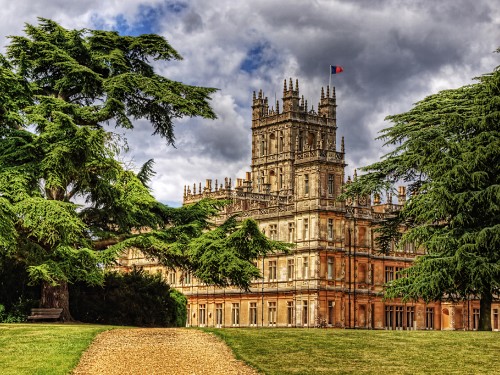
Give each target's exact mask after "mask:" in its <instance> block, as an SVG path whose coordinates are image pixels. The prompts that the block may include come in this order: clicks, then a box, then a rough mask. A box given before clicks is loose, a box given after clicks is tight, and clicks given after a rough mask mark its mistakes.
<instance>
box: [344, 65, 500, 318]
mask: <svg viewBox="0 0 500 375" xmlns="http://www.w3.org/2000/svg"><path fill="white" fill-rule="evenodd" d="M388 119H389V120H390V121H391V122H392V123H393V126H392V127H390V128H387V129H385V130H383V131H382V136H381V137H380V138H381V139H384V140H385V141H386V145H390V146H392V147H393V148H394V149H393V151H391V152H390V153H388V154H387V155H385V156H384V157H383V159H382V160H381V161H379V162H377V163H374V164H372V165H370V166H368V167H366V168H364V169H363V170H364V171H365V172H367V174H365V175H363V176H361V177H359V178H358V180H357V181H355V182H353V183H352V184H351V185H350V186H348V188H347V192H346V194H360V193H370V192H373V191H381V190H383V189H384V188H387V187H388V186H392V185H393V184H394V183H396V182H401V181H403V182H406V183H408V184H409V185H410V191H411V193H412V196H411V199H409V200H408V201H407V203H406V204H405V206H404V207H403V210H402V212H401V214H400V215H401V217H400V220H401V222H405V223H411V225H410V228H409V230H408V231H406V232H405V234H404V235H403V236H402V238H401V241H400V242H401V244H404V243H414V244H416V245H417V246H422V247H423V248H425V249H426V255H424V256H422V257H420V258H419V259H418V260H417V261H416V262H415V263H414V265H413V266H412V267H411V268H410V270H408V272H407V277H406V278H402V279H397V280H395V281H394V282H392V283H391V285H389V287H388V289H387V293H386V294H387V296H390V297H396V296H403V297H404V299H416V298H419V297H421V298H424V299H425V300H439V299H441V298H444V297H446V298H452V299H453V298H466V297H468V296H470V295H473V296H479V297H480V298H481V300H482V302H485V303H486V304H485V305H484V309H482V310H485V309H489V307H488V306H489V305H488V303H491V299H492V296H493V295H495V294H496V295H498V294H500V252H499V249H500V220H499V219H500V168H499V166H500V70H499V69H498V68H497V69H495V70H494V71H493V72H491V73H489V74H485V75H483V76H482V77H480V78H478V82H477V83H475V84H472V85H469V86H464V87H461V88H459V89H454V90H446V91H442V92H439V93H438V94H435V95H431V96H429V97H427V98H425V99H424V100H422V101H421V102H419V103H417V104H416V105H415V106H414V107H413V108H412V109H411V110H410V111H408V112H406V113H402V114H399V115H393V116H389V117H388ZM393 232H394V231H393ZM488 301H489V302H488ZM484 314H485V315H484V319H486V317H487V318H488V320H489V315H488V314H489V312H488V311H486V312H484ZM482 318H483V315H482Z"/></svg>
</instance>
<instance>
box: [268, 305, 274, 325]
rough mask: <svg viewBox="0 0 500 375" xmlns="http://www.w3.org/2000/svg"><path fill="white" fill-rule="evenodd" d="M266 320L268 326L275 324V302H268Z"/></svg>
mask: <svg viewBox="0 0 500 375" xmlns="http://www.w3.org/2000/svg"><path fill="white" fill-rule="evenodd" d="M268 322H269V325H270V326H274V325H276V302H269V304H268Z"/></svg>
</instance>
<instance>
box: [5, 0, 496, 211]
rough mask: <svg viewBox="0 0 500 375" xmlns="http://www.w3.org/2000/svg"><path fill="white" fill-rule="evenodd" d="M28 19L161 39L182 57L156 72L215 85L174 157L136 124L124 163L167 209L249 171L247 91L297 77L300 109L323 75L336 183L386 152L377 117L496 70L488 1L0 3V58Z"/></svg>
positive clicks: (179, 133) (182, 133)
mask: <svg viewBox="0 0 500 375" xmlns="http://www.w3.org/2000/svg"><path fill="white" fill-rule="evenodd" d="M37 16H41V17H45V18H51V19H53V20H55V21H57V22H59V23H60V24H61V25H62V26H64V27H66V28H70V29H73V28H91V29H108V30H111V29H112V30H118V31H120V32H121V33H122V34H127V35H138V34H141V33H157V34H161V35H163V36H164V37H165V38H167V40H168V41H169V42H170V43H171V44H172V46H173V47H174V48H175V49H177V51H178V52H179V53H180V54H181V55H182V56H183V57H184V60H183V61H180V62H173V63H172V62H169V63H165V64H161V65H160V66H158V71H159V72H160V73H161V74H163V75H165V76H167V77H168V78H171V79H176V80H180V81H182V82H184V83H188V84H194V85H200V86H210V87H216V88H218V89H219V91H218V92H217V93H216V94H215V95H213V98H212V104H213V108H214V110H215V111H216V113H217V116H218V119H217V120H203V119H182V120H180V121H178V122H177V123H176V127H175V134H176V148H173V147H170V146H166V145H165V142H164V141H162V140H160V139H155V138H154V137H151V136H150V134H151V132H152V130H151V128H150V127H148V124H147V123H146V122H144V121H138V122H137V123H136V128H135V130H134V131H133V132H131V133H127V134H126V136H127V138H128V143H129V145H130V148H131V150H130V153H129V154H127V155H126V156H124V160H127V161H132V162H133V163H135V164H136V165H138V166H139V165H141V164H142V163H143V162H145V161H146V160H148V159H150V158H154V159H155V162H156V164H155V169H156V171H157V175H156V176H155V178H154V181H153V183H152V186H153V190H154V194H155V196H156V197H157V198H158V199H160V200H161V201H163V202H165V203H169V204H171V205H179V204H180V202H182V192H183V187H184V185H186V184H189V185H192V184H193V183H194V182H203V181H204V180H205V179H206V178H213V179H215V178H218V179H219V181H221V180H222V179H223V178H224V177H231V178H233V181H235V179H236V177H244V172H245V171H248V170H250V167H249V166H250V125H251V108H250V106H251V98H252V92H253V91H254V90H255V91H258V90H259V89H263V90H264V93H265V94H266V95H267V96H269V98H270V100H271V101H274V96H275V95H276V96H277V97H278V98H280V96H281V93H282V90H283V79H285V78H286V79H288V78H290V77H292V78H293V79H294V81H295V78H297V79H299V84H300V90H301V94H304V96H305V97H306V99H308V102H309V105H311V104H314V106H315V107H316V105H317V104H316V103H317V102H318V100H319V95H320V91H321V87H322V86H326V85H327V84H328V80H329V74H328V69H329V66H330V65H341V66H343V68H344V72H343V73H341V74H339V75H336V76H334V77H333V78H332V83H333V84H334V85H335V86H336V92H337V105H338V108H337V111H338V112H337V122H338V127H339V129H338V137H339V139H340V136H345V143H346V153H347V155H346V159H347V162H348V164H349V166H348V169H347V174H352V171H353V169H354V168H356V167H360V166H363V165H366V164H368V163H371V162H373V161H375V160H377V159H378V158H379V157H380V156H381V155H383V154H384V153H385V152H386V150H384V149H383V148H382V145H381V143H380V142H376V141H374V138H375V137H376V136H377V132H378V131H379V130H381V129H382V128H384V127H387V126H388V125H389V124H388V123H387V122H384V118H385V117H386V116H387V115H389V114H395V113H400V112H404V111H406V110H408V109H410V108H411V105H412V103H415V102H416V101H418V100H420V99H423V98H424V97H425V96H426V95H429V94H431V93H435V92H437V91H439V90H442V89H447V88H455V87H459V86H462V85H465V84H468V83H471V82H472V78H473V77H476V76H478V75H481V74H483V73H487V72H490V71H492V70H493V69H494V67H496V66H497V65H500V55H499V54H495V53H493V51H494V50H495V49H496V48H498V47H499V46H500V38H499V37H500V6H499V4H498V1H497V0H439V1H436V0H414V1H411V0H407V1H404V0H359V1H349V0H252V1H244V0H239V1H238V0H213V1H207V0H185V1H182V0H179V1H175V0H15V1H12V0H0V48H1V49H2V50H3V48H4V47H5V45H6V43H7V42H8V40H7V39H6V36H7V35H20V34H22V29H23V25H24V23H32V24H34V23H36V22H37V18H36V17H37Z"/></svg>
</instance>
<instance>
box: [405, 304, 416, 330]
mask: <svg viewBox="0 0 500 375" xmlns="http://www.w3.org/2000/svg"><path fill="white" fill-rule="evenodd" d="M414 321H415V306H406V327H409V328H412V327H413V322H414Z"/></svg>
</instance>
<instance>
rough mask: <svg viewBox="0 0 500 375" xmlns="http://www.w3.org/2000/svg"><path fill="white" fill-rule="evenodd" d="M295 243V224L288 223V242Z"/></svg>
mask: <svg viewBox="0 0 500 375" xmlns="http://www.w3.org/2000/svg"><path fill="white" fill-rule="evenodd" d="M294 241H295V223H288V242H294Z"/></svg>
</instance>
